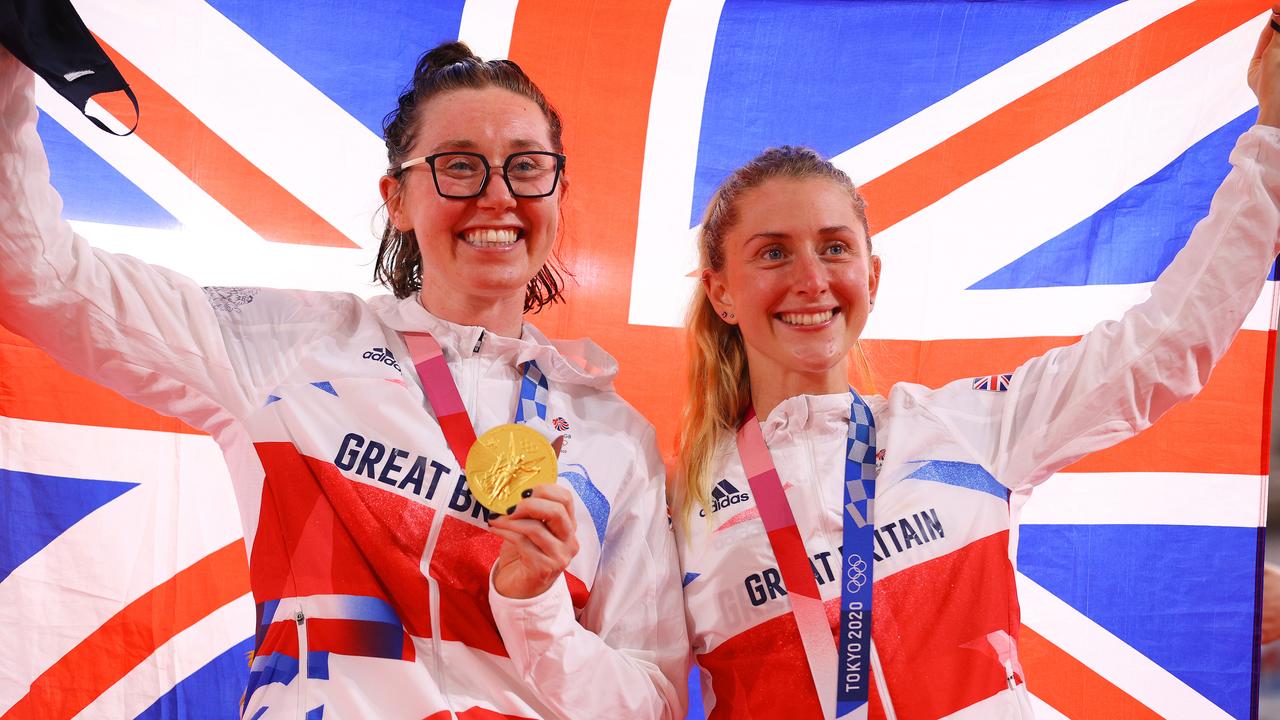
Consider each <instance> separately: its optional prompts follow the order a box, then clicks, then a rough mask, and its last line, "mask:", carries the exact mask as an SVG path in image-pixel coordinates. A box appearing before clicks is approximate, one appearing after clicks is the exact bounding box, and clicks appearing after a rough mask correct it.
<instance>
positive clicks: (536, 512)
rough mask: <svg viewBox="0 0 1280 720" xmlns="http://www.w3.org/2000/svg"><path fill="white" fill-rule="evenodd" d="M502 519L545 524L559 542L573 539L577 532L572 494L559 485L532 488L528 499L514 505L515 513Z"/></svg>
mask: <svg viewBox="0 0 1280 720" xmlns="http://www.w3.org/2000/svg"><path fill="white" fill-rule="evenodd" d="M502 517H503V518H505V519H508V520H536V521H538V522H541V523H545V524H546V526H547V528H548V529H550V530H551V533H552V534H553V535H555V536H556V537H557V538H559V539H561V540H568V539H569V538H572V537H574V534H575V531H576V530H577V523H576V522H575V521H574V518H573V493H572V492H570V491H569V489H568V488H563V487H560V486H559V485H539V486H538V487H535V488H533V490H532V492H530V493H529V497H527V498H526V499H524V500H521V501H520V502H519V503H518V504H517V505H516V509H515V512H513V513H511V514H510V515H505V516H502ZM496 520H497V519H495V521H496Z"/></svg>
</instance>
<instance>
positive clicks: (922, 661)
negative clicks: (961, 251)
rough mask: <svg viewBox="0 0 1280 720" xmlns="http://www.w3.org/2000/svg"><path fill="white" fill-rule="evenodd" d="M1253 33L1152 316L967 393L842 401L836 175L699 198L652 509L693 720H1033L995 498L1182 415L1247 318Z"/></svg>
mask: <svg viewBox="0 0 1280 720" xmlns="http://www.w3.org/2000/svg"><path fill="white" fill-rule="evenodd" d="M1272 27H1274V28H1276V31H1277V32H1280V26H1277V25H1276V24H1275V23H1274V22H1273V23H1272ZM1272 33H1273V30H1272V29H1270V28H1268V29H1267V30H1266V31H1265V34H1264V36H1263V37H1262V38H1261V40H1260V42H1259V46H1258V51H1257V54H1256V55H1255V57H1254V60H1253V63H1252V64H1251V67H1250V72H1249V81H1250V85H1251V87H1252V88H1253V89H1254V92H1255V93H1256V94H1257V95H1258V98H1259V105H1260V114H1259V119H1258V125H1257V126H1256V127H1254V128H1252V129H1250V130H1249V131H1248V132H1247V133H1245V135H1244V136H1242V137H1241V138H1240V140H1239V142H1238V144H1237V146H1236V148H1235V150H1234V152H1233V153H1232V155H1231V162H1232V164H1233V165H1234V169H1233V170H1232V171H1231V173H1230V175H1229V176H1228V177H1227V179H1226V180H1225V181H1224V182H1223V184H1222V187H1221V188H1220V189H1219V190H1218V192H1217V194H1216V196H1215V198H1214V201H1213V205H1212V208H1211V210H1210V213H1209V216H1208V217H1207V218H1206V219H1205V220H1204V221H1203V222H1201V223H1200V224H1199V226H1198V227H1197V228H1196V230H1195V233H1194V234H1193V235H1192V237H1191V239H1190V241H1189V242H1188V244H1187V246H1186V248H1185V249H1184V250H1183V251H1182V252H1181V253H1180V254H1179V255H1178V257H1177V258H1176V259H1175V260H1174V261H1173V263H1172V264H1171V265H1170V266H1169V268H1168V269H1167V270H1166V271H1165V273H1164V274H1163V275H1162V276H1161V278H1160V280H1159V281H1158V282H1157V283H1156V284H1155V286H1154V288H1153V290H1152V296H1151V298H1150V300H1148V301H1147V302H1144V303H1142V304H1141V305H1138V306H1136V307H1134V308H1132V309H1131V310H1129V311H1128V312H1127V313H1126V314H1125V315H1124V317H1123V318H1121V319H1120V320H1119V321H1116V322H1106V323H1103V324H1101V325H1099V326H1098V327H1097V328H1096V329H1094V330H1093V331H1092V332H1090V333H1088V334H1087V335H1086V336H1085V337H1084V338H1082V339H1081V340H1080V341H1079V342H1078V343H1076V344H1075V345H1072V346H1070V347H1064V348H1059V349H1056V350H1053V351H1051V352H1049V353H1047V354H1046V355H1044V356H1042V357H1038V358H1035V359H1033V360H1030V361H1028V362H1027V363H1026V364H1025V365H1023V366H1022V367H1020V368H1018V369H1017V371H1016V372H1014V373H1011V374H1010V375H1008V376H999V377H996V378H993V379H991V380H989V383H990V384H991V386H990V387H987V388H981V389H979V388H976V387H975V383H974V381H972V380H968V379H966V380H961V381H957V382H954V383H951V384H948V385H945V386H943V387H941V388H938V389H931V388H927V387H923V386H920V385H915V384H907V383H902V384H898V385H895V386H894V387H892V388H891V389H890V390H889V392H888V394H887V395H886V396H884V397H880V396H869V397H866V398H863V397H860V396H858V395H857V393H855V392H852V391H851V389H850V388H849V385H848V377H849V369H850V368H849V362H850V359H849V358H850V355H851V351H853V350H854V349H855V348H856V347H857V342H858V338H859V335H860V334H861V332H862V329H863V327H864V325H865V324H866V321H867V316H868V314H869V313H870V312H872V308H873V306H874V304H875V298H876V290H877V287H878V284H879V278H880V260H879V258H877V257H876V256H875V255H873V254H872V246H871V240H870V237H869V235H868V231H867V222H866V216H865V213H864V204H863V201H862V198H861V197H860V196H859V194H858V192H857V190H856V188H855V187H854V186H853V184H852V182H850V180H849V178H848V177H847V176H846V175H845V174H844V173H843V172H841V171H840V170H838V169H836V168H835V167H834V166H832V165H831V163H829V162H827V161H826V160H823V159H822V158H820V157H819V156H817V155H816V154H815V153H814V152H812V151H810V150H806V149H803V148H793V147H783V148H777V149H773V150H769V151H767V152H765V153H764V154H762V155H760V156H759V157H757V158H756V159H755V160H753V161H751V162H750V163H748V164H747V165H745V166H743V167H742V168H739V169H738V170H737V171H736V172H735V173H733V175H732V176H731V177H729V179H728V180H726V181H725V183H724V184H723V185H722V186H721V187H720V188H719V190H718V191H717V192H716V194H715V195H714V196H713V198H712V200H711V202H710V204H709V207H708V209H707V212H706V215H705V218H704V221H703V225H702V231H701V238H700V252H701V261H702V271H701V273H702V274H701V278H702V283H701V285H700V287H699V289H698V291H697V293H696V296H695V298H694V299H693V303H692V306H691V308H690V311H689V318H688V327H689V337H690V361H689V362H690V364H689V371H688V379H689V389H690V393H689V397H690V405H689V407H688V409H687V412H686V414H685V418H684V424H683V429H682V436H681V448H680V449H681V457H680V461H679V464H680V471H681V472H680V474H679V478H678V479H677V481H676V483H675V485H674V488H673V493H672V497H673V515H674V518H675V525H676V528H677V549H678V550H679V553H680V559H681V564H682V570H683V572H684V578H685V583H686V585H685V608H686V617H687V619H688V622H689V632H690V637H691V641H692V643H693V649H694V652H695V654H696V656H697V660H698V662H699V665H700V666H701V672H702V680H703V688H704V694H705V695H706V697H705V705H706V707H707V709H708V716H709V717H712V718H734V719H735V720H743V719H747V718H779V717H788V718H823V717H825V718H830V717H868V714H869V716H870V717H872V718H881V717H883V718H898V719H899V720H906V719H908V718H910V719H913V720H914V719H917V718H942V717H951V718H983V720H998V719H1002V718H1028V717H1031V712H1032V711H1031V707H1030V705H1029V703H1028V698H1027V694H1026V690H1025V684H1024V683H1025V682H1026V679H1025V678H1024V677H1023V674H1022V670H1021V666H1020V665H1019V663H1018V656H1017V642H1016V638H1017V633H1018V628H1019V611H1018V599H1017V595H1016V590H1015V587H1014V571H1013V566H1012V564H1011V562H1010V559H1009V558H1010V547H1011V546H1010V534H1011V531H1012V529H1013V528H1012V521H1011V517H1013V513H1011V508H1010V504H1009V497H1010V494H1011V492H1013V491H1015V490H1026V489H1029V488H1031V487H1032V486H1034V485H1035V484H1037V483H1039V482H1041V481H1043V480H1045V479H1046V478H1048V477H1049V476H1050V475H1052V474H1053V473H1054V472H1055V471H1056V470H1058V469H1060V468H1062V467H1063V466H1065V465H1067V464H1068V463H1070V462H1072V461H1073V460H1075V459H1077V458H1079V457H1081V456H1082V455H1084V454H1086V453H1089V452H1092V451H1095V450H1098V449H1101V448H1104V447H1107V446H1110V445H1113V444H1115V443H1117V442H1119V441H1121V440H1123V439H1125V438H1127V437H1129V436H1131V435H1133V434H1135V433H1137V432H1139V431H1141V430H1142V429H1144V428H1146V427H1148V426H1149V425H1150V424H1151V423H1152V422H1154V421H1155V420H1156V418H1158V417H1159V416H1160V415H1161V414H1163V413H1164V412H1165V411H1166V410H1168V409H1169V408H1170V407H1171V406H1172V405H1174V404H1175V403H1177V402H1179V401H1181V400H1185V399H1187V398H1189V397H1191V396H1193V395H1195V394H1196V392H1197V391H1199V390H1200V388H1201V386H1202V385H1203V383H1204V381H1205V379H1206V378H1207V377H1208V375H1209V371H1210V369H1211V368H1212V367H1213V365H1214V363H1215V362H1216V361H1217V360H1218V359H1219V358H1220V357H1221V356H1222V354H1223V353H1224V352H1225V351H1226V350H1227V348H1228V347H1229V346H1230V344H1231V341H1232V338H1233V337H1234V336H1235V333H1236V331H1237V330H1238V329H1239V327H1240V325H1241V323H1242V322H1243V320H1244V318H1245V315H1246V313H1247V312H1248V311H1249V309H1250V308H1251V307H1252V306H1253V304H1254V302H1255V300H1256V299H1257V297H1258V294H1259V292H1260V290H1261V288H1262V285H1263V282H1264V280H1265V279H1266V276H1267V273H1268V270H1269V269H1270V267H1271V265H1272V261H1273V260H1274V259H1275V257H1276V252H1277V237H1278V236H1280V201H1278V197H1280V129H1277V126H1280V72H1278V70H1277V68H1278V66H1280V42H1276V41H1273V38H1272ZM992 391H994V392H992ZM871 498H874V501H872V500H871ZM873 587H874V591H873V590H872V588H873Z"/></svg>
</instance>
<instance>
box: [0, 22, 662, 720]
mask: <svg viewBox="0 0 1280 720" xmlns="http://www.w3.org/2000/svg"><path fill="white" fill-rule="evenodd" d="M0 52H2V51H0ZM0 118H2V120H0V122H2V123H3V132H2V133H0V322H3V323H4V324H5V325H7V326H9V327H10V328H12V329H14V330H16V331H17V332H19V333H21V334H22V335H24V336H25V337H27V338H29V339H31V340H32V341H33V342H35V343H36V344H37V345H39V346H40V347H42V348H44V349H46V350H47V351H48V352H49V353H50V354H52V355H53V356H54V357H55V358H56V359H57V360H58V361H59V362H60V363H62V364H63V365H64V366H66V367H68V368H69V369H71V370H73V371H75V372H78V373H81V374H84V375H87V376H89V377H92V378H94V379H96V380H98V381H99V382H102V383H103V384H105V385H108V386H110V387H112V388H114V389H115V390H117V391H119V392H120V393H122V394H124V395H126V396H127V397H130V398H132V399H134V400H136V401H137V402H140V403H143V404H145V405H148V406H150V407H152V408H154V409H156V410H159V411H160V412H163V413H166V414H169V415H173V416H176V417H179V418H182V419H183V420H185V421H186V422H188V423H189V424H191V425H193V426H195V427H197V428H199V429H202V430H204V431H206V432H208V433H210V434H211V435H212V436H213V437H214V438H215V439H216V440H217V441H218V443H219V444H220V446H221V447H222V448H223V450H224V453H225V456H226V459H227V462H228V464H229V466H230V469H231V475H232V478H233V480H234V483H235V491H236V494H237V498H238V502H239V506H240V507H241V508H242V511H243V522H244V532H245V539H246V543H247V546H248V549H249V566H250V584H251V590H252V592H253V595H254V599H255V601H256V603H257V608H258V619H259V621H258V627H257V633H256V643H255V650H254V653H253V657H252V660H251V668H250V670H251V671H250V679H249V687H248V689H247V691H246V693H245V696H244V701H243V709H242V716H243V717H252V718H254V719H255V720H259V719H260V718H277V717H279V718H284V717H288V718H295V717H302V716H304V715H305V716H306V717H308V718H312V717H321V716H323V717H329V716H333V717H350V718H356V717H366V718H393V717H404V718H409V717H412V718H424V717H426V718H443V717H486V718H488V717H506V718H550V717H566V718H599V717H627V718H677V717H679V716H681V714H682V708H683V704H684V697H683V693H684V690H683V688H684V675H683V672H684V668H685V664H684V663H685V657H686V655H687V652H688V643H687V640H686V636H685V633H684V627H683V624H682V623H679V622H676V623H672V622H670V620H671V618H679V617H680V616H681V607H680V595H679V586H678V584H677V579H676V574H675V573H676V570H675V568H676V560H675V553H674V546H673V543H672V540H671V534H670V531H669V529H668V524H667V520H666V514H665V512H664V495H663V483H662V474H663V467H662V462H661V459H660V457H659V455H658V453H657V449H656V445H655V442H654V431H653V429H652V427H651V426H650V425H649V424H648V423H647V422H645V421H644V420H643V419H642V418H641V417H640V416H639V415H638V414H637V413H636V412H635V411H634V410H633V409H632V408H631V407H630V406H628V405H627V404H626V403H625V402H624V401H623V400H622V399H621V398H619V397H618V395H617V394H616V393H615V392H614V391H613V388H612V377H613V375H614V372H615V369H616V365H615V363H614V361H613V359H612V358H610V357H609V356H608V355H606V354H605V353H604V352H603V351H602V350H601V349H600V348H599V347H597V346H596V345H594V344H592V343H590V342H588V341H575V342H567V343H566V342H553V341H549V340H547V339H546V338H545V337H544V336H543V335H542V334H541V333H540V332H539V331H538V330H537V329H536V328H535V327H534V326H532V325H530V324H528V323H526V322H524V320H523V315H524V313H526V312H528V311H530V310H533V311H535V312H536V311H537V310H539V309H540V308H542V307H544V306H545V305H547V304H549V303H552V302H557V301H559V300H560V296H561V284H560V274H559V272H558V271H557V269H556V264H555V261H554V252H553V247H554V245H555V240H556V236H557V233H558V223H559V216H560V201H561V198H562V197H563V194H564V192H565V189H566V185H567V182H566V180H567V178H566V176H565V174H564V170H565V166H566V161H565V155H564V152H563V147H562V145H561V124H560V117H559V115H558V114H557V113H556V112H555V110H554V109H553V108H552V107H551V105H550V104H549V103H548V101H547V99H546V98H545V97H544V96H543V94H542V92H541V91H540V90H539V89H538V88H537V87H536V86H535V85H534V84H533V82H532V81H531V80H530V79H529V78H528V77H527V76H525V74H524V73H523V72H522V71H521V70H520V68H519V67H518V66H516V65H515V64H514V63H511V62H507V61H491V62H484V61H481V60H480V59H479V58H477V57H475V56H474V55H472V54H471V52H470V51H469V50H468V49H467V48H466V46H465V45H462V44H459V43H450V44H446V45H442V46H440V47H438V48H436V49H434V50H432V51H430V52H428V53H427V54H425V55H424V56H423V57H422V58H421V60H420V61H419V63H418V65H417V68H416V70H415V72H414V76H413V80H412V83H411V85H410V86H409V88H408V89H407V90H406V91H405V92H404V94H403V95H401V96H400V98H399V105H398V107H397V109H396V110H395V111H394V112H392V113H391V114H390V115H389V116H388V118H387V121H386V124H385V125H386V126H385V131H386V143H387V152H388V159H389V161H390V170H389V171H388V173H387V175H386V176H385V177H383V178H382V179H381V181H380V182H381V186H380V187H381V191H382V195H383V197H384V198H385V200H386V210H387V215H388V218H387V225H386V229H385V231H384V233H383V240H382V246H381V248H380V249H379V253H378V263H377V268H376V271H375V277H376V278H378V279H380V280H382V281H383V282H384V283H385V284H386V285H387V286H388V287H389V288H390V289H391V290H392V292H393V294H394V295H393V296H381V297H375V298H373V299H372V300H369V301H365V300H362V299H360V298H358V297H355V296H352V295H348V294H339V293H317V292H296V291H279V290H270V289H257V288H206V289H202V288H200V287H198V286H196V285H195V284H194V283H193V282H191V281H190V280H188V279H187V278H184V277H181V276H179V275H177V274H175V273H173V272H170V271H168V270H165V269H163V268H157V267H152V266H148V265H145V264H143V263H141V262H139V261H137V260H134V259H132V258H129V257H123V256H114V255H111V254H109V253H104V252H101V251H97V250H94V249H92V248H91V247H89V246H88V245H87V244H86V243H85V242H84V240H82V239H81V238H79V237H77V236H75V235H74V233H73V232H72V230H71V228H70V227H69V226H68V224H67V223H66V222H64V221H63V220H61V219H60V218H59V217H58V212H59V208H60V201H59V199H58V197H57V195H56V193H55V192H54V191H53V189H52V188H51V187H50V186H49V183H48V168H47V163H46V160H45V156H44V152H43V150H42V148H41V146H40V142H39V138H38V137H37V134H36V109H35V105H34V102H33V82H32V75H31V73H29V72H27V71H26V70H24V69H23V68H22V67H21V66H20V65H19V64H18V63H17V61H16V60H15V59H14V58H13V57H12V56H10V55H8V54H7V53H3V54H0ZM490 429H493V430H492V432H491V433H485V431H489V430H490ZM477 432H480V433H482V434H481V436H480V437H479V439H477V437H476V434H477ZM557 455H558V458H557ZM548 481H550V482H548ZM539 483H541V484H539ZM482 500H483V501H484V502H485V503H486V505H487V506H488V507H485V506H482V505H481V501H482ZM231 711H232V710H231V709H230V708H226V709H224V714H225V713H229V712H231Z"/></svg>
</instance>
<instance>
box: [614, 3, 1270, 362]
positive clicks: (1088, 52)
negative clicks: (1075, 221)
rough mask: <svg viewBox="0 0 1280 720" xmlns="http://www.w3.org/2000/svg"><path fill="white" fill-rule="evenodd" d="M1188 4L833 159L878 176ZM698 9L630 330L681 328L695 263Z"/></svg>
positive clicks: (963, 97)
mask: <svg viewBox="0 0 1280 720" xmlns="http://www.w3.org/2000/svg"><path fill="white" fill-rule="evenodd" d="M1190 1H1191V0H1134V1H1132V2H1126V3H1121V4H1119V5H1117V6H1114V7H1112V8H1109V9H1107V10H1105V11H1103V12H1100V13H1098V14H1097V15H1096V16H1094V17H1091V18H1089V19H1087V20H1085V21H1083V22H1081V23H1079V24H1077V25H1075V26H1074V27H1072V28H1070V29H1068V30H1066V31H1065V32H1063V33H1061V34H1060V35H1058V36H1057V37H1055V38H1053V39H1051V40H1050V41H1048V42H1046V43H1045V44H1043V45H1041V46H1040V47H1039V48H1036V49H1034V50H1032V51H1031V52H1029V53H1026V54H1024V55H1023V56H1021V57H1019V58H1016V59H1015V60H1013V61H1011V62H1010V63H1007V64H1006V65H1004V66H1002V67H1000V68H998V69H996V70H994V71H992V72H991V73H988V74H987V75H986V76H984V77H982V78H980V79H979V80H977V81H975V82H974V83H971V84H970V86H967V87H965V88H962V89H961V90H959V91H957V92H956V93H954V94H952V95H951V96H949V97H947V98H944V99H942V100H941V101H939V102H938V103H935V104H934V105H932V106H930V107H928V108H925V109H924V110H922V111H921V112H919V113H917V114H916V115H914V116H912V117H911V118H908V119H907V120H904V121H903V122H901V123H899V124H898V125H895V126H894V127H892V128H889V129H888V130H886V131H885V132H884V133H881V134H880V135H877V136H876V137H873V138H871V139H869V140H867V141H866V142H863V143H861V144H859V145H858V146H857V147H855V148H853V149H851V150H849V151H846V152H844V153H841V154H840V155H838V156H837V157H836V158H834V160H835V161H836V163H837V164H838V165H840V166H841V167H843V168H845V169H846V170H847V171H849V172H850V174H851V175H852V177H854V178H855V179H859V180H862V179H865V178H871V177H875V176H878V175H880V174H883V173H884V172H886V171H887V170H889V169H891V168H893V167H896V166H898V165H900V164H901V163H903V162H905V161H907V160H909V159H911V158H912V157H914V156H915V155H917V154H919V153H920V152H922V151H923V150H926V149H928V148H930V147H933V146H934V145H937V144H938V143H939V142H942V141H943V140H945V139H946V138H948V137H950V136H951V135H952V134H954V133H955V132H957V131H959V130H960V129H962V128H964V127H967V126H969V125H971V124H972V123H973V122H975V121H976V120H978V119H980V118H982V117H984V116H986V115H988V114H990V113H991V112H993V111H995V110H996V109H998V108H1000V107H1003V106H1005V105H1007V104H1009V103H1010V102H1012V101H1013V100H1016V99H1017V98H1018V97H1021V96H1022V95H1023V94H1025V93H1026V92H1028V91H1030V90H1032V89H1034V88H1036V87H1039V86H1041V85H1043V84H1044V83H1045V82H1048V81H1049V80H1051V79H1053V78H1055V77H1057V76H1059V75H1061V74H1062V73H1063V72H1065V71H1066V70H1068V69H1070V68H1072V67H1074V66H1076V65H1078V64H1080V63H1081V62H1083V61H1085V60H1087V59H1089V58H1090V57H1092V56H1094V55H1096V54H1097V53H1099V52H1101V51H1102V50H1105V49H1106V48H1107V47H1110V46H1111V45H1114V44H1115V43H1117V42H1119V41H1120V40H1123V39H1124V38H1125V37H1128V36H1129V35H1132V34H1133V33H1134V32H1137V31H1139V30H1141V29H1142V28H1143V27H1145V26H1146V25H1148V24H1150V23H1152V22H1154V21H1156V20H1158V19H1160V18H1161V17H1164V16H1165V15H1167V14H1169V13H1171V12H1173V11H1175V10H1177V9H1178V8H1180V7H1182V6H1184V5H1187V4H1188V3H1189V2H1190ZM684 5H692V6H693V7H691V8H686V7H684ZM698 6H699V4H698V3H692V2H691V3H685V4H682V3H678V2H677V3H673V4H672V8H671V11H670V12H669V13H668V16H667V25H666V27H665V28H664V33H663V40H662V48H661V50H660V53H659V61H658V67H657V73H656V75H655V77H654V89H653V100H652V101H651V104H650V112H649V134H648V140H647V142H646V146H645V171H644V182H643V185H642V187H641V191H640V198H641V200H640V218H639V228H638V232H637V237H636V256H635V264H634V267H633V275H632V283H631V305H630V322H631V323H633V324H640V325H659V326H668V327H678V326H680V325H681V324H682V322H683V317H684V311H685V308H686V306H687V305H688V297H689V293H690V292H692V290H693V286H694V281H693V280H692V279H691V278H688V277H686V276H685V275H686V273H688V272H690V271H691V270H693V269H694V268H695V267H696V266H697V253H696V250H695V244H694V243H695V240H694V238H695V235H696V231H697V228H694V229H692V230H690V229H689V228H688V227H687V225H688V223H687V221H686V218H687V217H688V213H689V202H690V198H692V196H693V182H694V173H695V171H696V164H697V139H698V134H699V131H700V129H701V125H702V107H703V96H704V95H705V92H706V83H707V77H708V75H709V73H710V65H711V48H712V47H713V45H714V39H715V32H716V29H717V25H718V22H719V15H720V10H721V7H722V3H720V2H717V3H708V4H707V7H705V8H702V7H698ZM713 8H714V12H712V9H713ZM673 18H678V21H676V20H673ZM669 34H670V37H669V36H668V35H669ZM664 55H665V56H666V57H667V58H669V61H668V62H664ZM1246 57H1247V55H1246ZM1233 67H1234V66H1233ZM690 139H692V145H690V144H689V140H690ZM761 149H762V150H763V148H761ZM677 190H678V192H677ZM997 267H998V266H997ZM992 269H993V270H994V269H995V268H992ZM873 320H874V318H873ZM873 324H874V323H873ZM904 330H905V328H904ZM1023 334H1024V333H1023ZM981 336H983V335H978V337H981Z"/></svg>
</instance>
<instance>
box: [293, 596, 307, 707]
mask: <svg viewBox="0 0 1280 720" xmlns="http://www.w3.org/2000/svg"><path fill="white" fill-rule="evenodd" d="M293 619H294V622H296V623H298V720H305V718H306V715H307V675H308V674H309V673H310V670H309V668H308V667H307V666H308V664H309V663H308V662H307V616H306V615H305V614H303V612H302V607H301V606H299V607H298V610H297V612H295V613H294V615H293Z"/></svg>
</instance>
